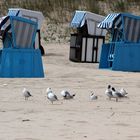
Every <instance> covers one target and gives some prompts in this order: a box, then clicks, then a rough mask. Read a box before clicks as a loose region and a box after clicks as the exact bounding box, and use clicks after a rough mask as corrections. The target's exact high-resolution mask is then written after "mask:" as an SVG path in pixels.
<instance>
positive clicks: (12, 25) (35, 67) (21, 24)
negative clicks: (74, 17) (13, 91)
mask: <svg viewBox="0 0 140 140" xmlns="http://www.w3.org/2000/svg"><path fill="white" fill-rule="evenodd" d="M0 27H1V28H0V29H1V36H2V41H3V48H2V49H1V51H0V77H8V78H12V77H22V78H24V77H26V78H30V77H44V72H43V65H42V58H41V53H40V50H39V48H35V45H34V44H35V37H36V32H37V23H36V22H34V21H31V20H29V19H26V18H22V17H17V16H7V17H5V18H4V20H3V21H2V22H1V25H0Z"/></svg>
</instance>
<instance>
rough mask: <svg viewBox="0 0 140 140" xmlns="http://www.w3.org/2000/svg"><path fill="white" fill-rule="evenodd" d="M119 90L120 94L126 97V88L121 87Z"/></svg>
mask: <svg viewBox="0 0 140 140" xmlns="http://www.w3.org/2000/svg"><path fill="white" fill-rule="evenodd" d="M119 92H120V93H121V95H122V96H123V97H127V96H126V95H127V94H128V93H127V92H126V90H125V89H124V88H121V89H120V91H119Z"/></svg>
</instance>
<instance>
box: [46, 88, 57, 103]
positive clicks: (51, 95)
mask: <svg viewBox="0 0 140 140" xmlns="http://www.w3.org/2000/svg"><path fill="white" fill-rule="evenodd" d="M46 91H47V98H48V100H50V101H51V103H52V104H53V102H54V101H57V100H58V98H57V96H56V95H55V94H54V93H53V92H52V90H51V88H48V90H46Z"/></svg>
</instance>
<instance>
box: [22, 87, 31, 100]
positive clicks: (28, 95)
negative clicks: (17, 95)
mask: <svg viewBox="0 0 140 140" xmlns="http://www.w3.org/2000/svg"><path fill="white" fill-rule="evenodd" d="M22 93H23V96H24V97H25V100H28V98H29V97H30V96H32V95H31V94H30V92H29V91H28V90H27V89H26V88H24V89H23V91H22Z"/></svg>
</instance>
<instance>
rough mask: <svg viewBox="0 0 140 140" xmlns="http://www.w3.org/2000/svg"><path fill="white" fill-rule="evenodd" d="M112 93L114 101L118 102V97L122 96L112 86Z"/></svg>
mask: <svg viewBox="0 0 140 140" xmlns="http://www.w3.org/2000/svg"><path fill="white" fill-rule="evenodd" d="M112 95H113V97H114V98H116V102H118V98H122V97H124V96H122V94H121V93H120V92H118V91H116V90H115V88H114V87H112Z"/></svg>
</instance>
